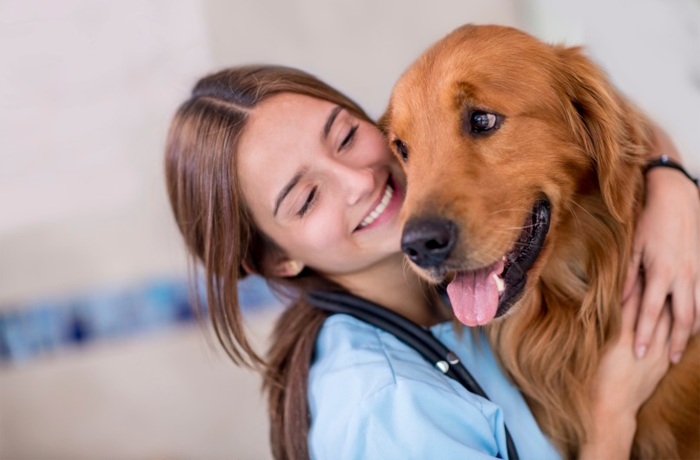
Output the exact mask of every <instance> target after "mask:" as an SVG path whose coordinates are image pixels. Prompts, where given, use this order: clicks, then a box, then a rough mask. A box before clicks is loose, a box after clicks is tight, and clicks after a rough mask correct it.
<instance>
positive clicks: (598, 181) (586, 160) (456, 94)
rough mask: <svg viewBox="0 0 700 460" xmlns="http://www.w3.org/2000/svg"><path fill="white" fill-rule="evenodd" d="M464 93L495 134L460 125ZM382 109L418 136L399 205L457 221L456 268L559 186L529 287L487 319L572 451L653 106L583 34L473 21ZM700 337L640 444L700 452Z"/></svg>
mask: <svg viewBox="0 0 700 460" xmlns="http://www.w3.org/2000/svg"><path fill="white" fill-rule="evenodd" d="M468 107H473V108H478V109H487V110H491V111H493V112H497V113H500V114H502V115H504V117H505V119H504V122H503V124H502V126H501V127H500V129H498V130H497V131H496V132H495V133H494V134H493V135H490V136H487V137H473V136H470V135H468V133H465V132H464V130H463V128H462V124H463V116H464V115H463V114H464V113H466V112H467V111H468V110H467V108H468ZM382 123H383V125H384V127H385V129H386V131H387V134H388V136H389V140H390V141H391V142H394V141H395V140H396V139H400V140H401V141H403V142H404V144H405V146H406V147H407V150H408V161H407V163H406V173H407V195H406V201H405V204H404V207H403V213H404V215H403V216H404V218H405V219H408V218H410V217H415V216H423V215H431V216H435V215H439V216H441V217H446V218H449V219H451V220H452V221H454V222H456V223H457V224H458V225H459V240H458V243H457V245H456V246H455V249H454V250H453V256H451V259H452V260H451V262H452V263H453V264H455V263H458V264H459V266H460V268H459V269H461V270H467V269H474V268H479V267H483V266H486V265H489V264H492V263H493V262H494V261H495V260H496V259H498V258H499V257H501V256H502V255H503V254H505V253H506V252H507V251H508V250H509V249H510V248H511V247H512V245H513V243H514V241H515V240H516V239H517V238H518V235H519V233H520V231H521V228H522V224H523V222H526V218H527V216H528V213H529V212H530V210H531V209H532V206H533V203H534V202H535V201H536V200H537V199H538V198H539V197H541V196H542V195H545V196H546V197H548V199H549V200H550V202H551V207H552V214H551V224H550V230H549V233H548V235H547V239H546V241H545V244H544V248H543V250H542V252H541V254H540V256H539V258H538V260H537V262H536V263H535V265H534V266H533V267H532V269H531V270H530V272H529V275H528V282H527V285H526V289H525V294H524V295H523V297H522V299H521V300H520V301H519V302H518V303H517V304H516V305H515V306H514V307H513V308H511V310H510V311H509V312H508V314H507V315H506V316H505V318H504V319H502V320H498V321H495V322H494V323H493V324H491V325H489V326H487V328H486V330H487V332H488V334H489V337H490V340H491V342H492V345H493V348H494V350H495V351H496V354H497V355H498V357H499V359H500V361H501V364H502V366H503V368H504V369H505V370H506V372H508V373H509V375H510V377H511V378H512V380H513V381H514V382H515V383H516V384H517V385H518V387H519V388H520V389H521V391H522V393H523V394H524V396H525V398H526V399H527V401H528V403H529V405H530V408H531V409H532V411H533V413H534V415H535V417H536V419H537V421H538V423H539V425H540V427H541V428H542V429H543V430H544V432H545V433H546V434H547V435H548V436H549V437H550V439H551V440H552V441H553V442H554V443H555V445H557V446H558V448H559V449H560V451H561V452H562V454H563V455H565V456H566V457H568V458H574V457H576V455H577V452H578V449H579V447H580V446H581V444H582V443H583V442H584V440H585V439H586V432H587V426H588V424H589V405H588V402H589V400H590V398H589V395H590V392H591V384H592V380H593V376H594V374H595V372H596V369H597V365H598V362H599V359H600V356H601V354H602V353H603V352H604V351H605V348H606V345H607V344H608V343H610V341H611V340H614V339H615V338H616V337H617V335H618V332H619V327H620V303H621V302H620V298H621V290H622V285H623V282H624V276H625V274H626V270H627V263H628V260H629V259H630V251H631V247H632V238H633V232H634V223H635V221H636V216H637V214H638V212H639V209H640V206H641V201H642V200H643V196H644V190H643V183H644V181H643V176H642V167H643V164H644V161H645V157H646V151H647V150H648V149H649V148H650V140H649V139H650V136H649V127H648V123H647V121H646V120H645V118H644V117H643V116H642V115H641V114H640V113H639V112H638V111H637V110H636V109H635V108H634V107H633V106H632V105H631V104H630V103H629V102H628V101H627V100H625V99H624V98H623V97H622V96H621V95H620V94H619V93H617V92H616V91H615V90H614V88H613V87H612V86H611V85H610V83H609V82H608V80H607V78H606V77H605V75H604V74H603V73H602V71H601V70H600V69H599V68H598V67H596V66H595V65H594V64H593V63H592V62H591V61H589V60H588V59H587V58H586V57H585V56H584V55H583V53H582V52H581V50H580V49H578V48H565V47H560V46H549V45H545V44H543V43H541V42H539V41H538V40H536V39H534V38H532V37H530V36H528V35H526V34H524V33H522V32H519V31H517V30H514V29H511V28H506V27H497V26H465V27H462V28H460V29H458V30H456V31H455V32H453V33H452V34H450V35H448V36H447V37H446V38H444V39H443V40H441V41H440V42H438V43H437V44H435V45H434V46H433V47H432V48H430V49H429V50H428V51H427V52H426V53H425V54H424V55H423V56H421V57H420V58H419V59H418V61H416V63H414V64H413V65H412V66H411V67H410V68H409V69H408V70H407V71H406V73H405V74H404V75H403V76H402V77H401V79H400V80H399V82H398V83H397V85H396V87H395V89H394V93H393V94H392V98H391V103H390V106H389V109H388V111H387V113H386V115H385V117H384V119H383V121H382ZM419 271H421V270H420V269H419ZM423 274H424V275H425V276H426V277H428V278H430V277H431V276H430V275H431V274H430V273H426V272H423ZM699 345H700V344H699V343H698V338H697V337H694V338H693V339H691V342H690V344H689V346H688V349H687V352H686V353H685V355H684V357H683V360H682V361H681V363H680V364H678V365H675V366H672V367H671V369H670V371H669V372H668V374H667V375H666V376H665V377H664V378H663V380H662V381H661V383H660V384H659V387H658V388H657V390H656V391H655V393H654V395H653V396H652V397H651V399H650V400H649V401H648V402H647V403H646V404H645V405H644V406H643V407H642V409H641V411H640V413H639V416H638V430H637V434H636V437H635V441H634V446H633V457H639V458H648V459H651V458H664V459H667V458H698V455H699V454H700V445H699V442H700V436H698V429H699V428H698V427H700V366H698V363H700V349H699ZM620 391H625V389H624V388H620Z"/></svg>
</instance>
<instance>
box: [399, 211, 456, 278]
mask: <svg viewBox="0 0 700 460" xmlns="http://www.w3.org/2000/svg"><path fill="white" fill-rule="evenodd" d="M456 240H457V228H456V227H455V225H454V224H453V223H452V222H451V221H449V220H446V219H419V220H411V221H409V222H408V223H406V225H405V226H404V228H403V235H402V236H401V250H402V251H403V252H404V253H405V254H406V255H407V256H408V257H409V259H411V260H412V261H413V262H414V263H415V264H416V265H418V266H419V267H423V268H428V267H436V266H438V265H440V264H441V263H442V262H444V261H445V259H447V257H449V255H450V252H451V251H452V248H453V247H454V245H455V241H456Z"/></svg>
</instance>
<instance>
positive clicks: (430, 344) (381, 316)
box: [306, 291, 519, 460]
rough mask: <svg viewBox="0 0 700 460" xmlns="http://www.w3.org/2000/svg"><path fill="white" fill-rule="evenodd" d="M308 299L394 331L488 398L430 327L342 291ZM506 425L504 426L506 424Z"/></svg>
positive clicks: (512, 458) (512, 457) (511, 449)
mask: <svg viewBox="0 0 700 460" xmlns="http://www.w3.org/2000/svg"><path fill="white" fill-rule="evenodd" d="M306 298H307V300H308V302H309V303H310V304H311V305H313V306H315V307H316V308H319V309H321V310H324V311H328V312H331V313H343V314H346V315H351V316H354V317H355V318H357V319H359V320H361V321H364V322H366V323H369V324H371V325H373V326H376V327H378V328H380V329H383V330H385V331H386V332H388V333H390V334H393V335H394V336H395V337H396V338H397V339H399V340H400V341H402V342H403V343H405V344H406V345H408V346H409V347H411V348H413V349H414V350H416V351H417V352H418V353H420V354H421V356H423V358H425V359H426V360H428V361H429V362H430V363H432V364H433V365H434V366H435V367H437V368H438V369H439V370H440V371H441V372H442V373H443V374H445V375H447V376H448V377H451V378H453V379H455V380H456V381H458V382H459V383H460V384H462V386H464V388H466V389H467V390H468V391H470V392H471V393H474V394H476V395H479V396H481V397H482V398H486V399H489V397H488V396H487V395H486V392H485V391H484V390H483V388H481V386H480V385H479V384H478V383H477V381H476V379H475V378H474V376H472V375H471V374H470V373H469V371H468V370H467V368H466V367H464V364H462V362H461V361H460V360H459V358H458V357H457V355H455V354H454V353H453V352H451V351H450V350H449V349H448V348H447V347H445V345H443V344H442V342H440V341H439V340H438V339H436V338H435V336H434V335H433V334H432V333H430V331H429V330H427V329H425V328H423V327H421V326H419V325H418V324H416V323H414V322H413V321H411V320H409V319H407V318H405V317H403V316H401V315H399V314H398V313H394V312H393V311H391V310H388V309H387V308H384V307H382V306H381V305H378V304H376V303H373V302H370V301H369V300H366V299H362V298H360V297H357V296H354V295H352V294H350V293H348V292H343V291H315V292H311V293H309V294H307V295H306ZM504 426H505V425H504ZM505 432H506V448H507V449H508V458H509V460H519V457H518V451H517V450H516V449H515V444H514V443H513V439H512V438H511V436H510V433H509V432H508V428H507V427H505Z"/></svg>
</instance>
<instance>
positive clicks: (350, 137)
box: [338, 124, 360, 152]
mask: <svg viewBox="0 0 700 460" xmlns="http://www.w3.org/2000/svg"><path fill="white" fill-rule="evenodd" d="M359 127H360V125H359V124H357V125H353V126H352V127H351V128H350V130H349V131H348V133H347V135H346V136H345V138H344V139H343V141H342V142H341V143H340V146H339V147H338V151H339V152H340V151H341V150H343V149H346V148H348V147H350V146H351V145H352V141H353V140H355V133H356V132H357V128H359Z"/></svg>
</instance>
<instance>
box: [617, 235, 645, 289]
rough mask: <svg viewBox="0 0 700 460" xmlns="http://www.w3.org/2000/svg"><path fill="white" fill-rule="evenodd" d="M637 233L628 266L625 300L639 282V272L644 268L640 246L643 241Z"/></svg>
mask: <svg viewBox="0 0 700 460" xmlns="http://www.w3.org/2000/svg"><path fill="white" fill-rule="evenodd" d="M637 235H638V234H637ZM637 235H635V241H634V250H633V252H632V258H631V259H630V262H629V265H628V266H627V277H626V278H625V287H624V289H623V290H622V301H623V302H624V301H625V300H626V299H627V297H629V295H630V294H631V293H632V288H634V285H635V283H638V282H639V280H638V278H639V272H640V270H641V268H642V249H641V246H640V245H641V244H642V243H641V241H638V240H639V237H638V236H637Z"/></svg>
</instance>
